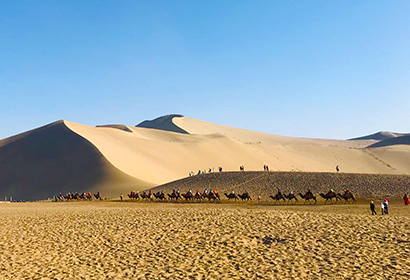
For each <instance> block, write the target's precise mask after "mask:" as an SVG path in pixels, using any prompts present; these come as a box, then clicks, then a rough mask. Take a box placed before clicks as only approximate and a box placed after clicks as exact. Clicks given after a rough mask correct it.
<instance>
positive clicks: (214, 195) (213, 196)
mask: <svg viewBox="0 0 410 280" xmlns="http://www.w3.org/2000/svg"><path fill="white" fill-rule="evenodd" d="M202 197H203V198H208V200H209V201H211V200H212V201H214V202H215V201H218V200H221V198H220V197H219V194H218V193H215V192H212V193H211V192H209V193H208V194H205V193H203V194H202Z"/></svg>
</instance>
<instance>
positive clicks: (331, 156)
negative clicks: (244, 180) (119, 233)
mask: <svg viewBox="0 0 410 280" xmlns="http://www.w3.org/2000/svg"><path fill="white" fill-rule="evenodd" d="M392 139H400V137H395V138H390V140H392ZM403 139H404V138H403ZM388 140H389V139H388ZM385 141H387V140H385ZM392 141H393V140H392ZM394 141H398V140H394ZM394 141H393V142H394ZM382 142H383V141H382ZM382 142H380V140H376V139H364V140H326V139H307V138H294V137H286V136H279V135H272V134H267V133H260V132H255V131H250V130H245V129H239V128H233V127H227V126H222V125H217V124H213V123H210V122H206V121H201V120H196V119H191V118H187V117H184V116H182V115H167V116H164V117H160V118H157V119H155V120H153V121H146V122H143V123H141V124H139V125H138V126H137V127H134V126H126V125H122V124H116V125H103V126H99V127H91V126H86V125H82V124H78V123H73V122H69V121H58V122H55V123H52V124H49V125H46V126H44V127H41V128H38V129H34V130H31V131H28V132H25V133H22V134H19V135H16V136H13V137H10V138H7V139H3V140H1V141H0V172H1V174H0V187H1V188H0V198H2V197H4V196H8V197H10V196H13V198H15V199H24V200H34V199H43V198H47V197H50V196H53V195H57V194H59V193H60V192H61V193H66V192H74V191H79V192H80V191H81V192H82V191H86V192H88V191H92V192H95V191H100V192H101V193H102V194H103V195H104V196H107V197H118V196H119V195H120V194H121V193H123V194H125V193H128V192H129V191H131V190H144V189H148V188H152V187H154V186H158V185H161V184H164V183H167V182H171V181H173V180H177V179H180V178H184V177H186V176H187V175H188V173H189V172H191V171H192V172H194V173H197V172H198V170H208V169H209V168H211V170H212V169H215V170H216V169H217V168H218V167H219V166H221V167H223V170H224V171H237V170H239V166H240V165H244V166H245V170H246V171H261V170H263V165H268V166H269V168H270V170H272V171H303V172H335V167H336V165H339V167H340V170H341V172H344V173H367V174H407V175H409V174H410V161H409V160H408V159H409V157H410V145H403V144H405V143H407V142H403V143H401V144H398V143H396V142H394V143H389V142H385V143H384V144H383V145H382V146H381V147H375V146H374V145H376V144H378V143H380V144H382ZM366 147H371V148H366Z"/></svg>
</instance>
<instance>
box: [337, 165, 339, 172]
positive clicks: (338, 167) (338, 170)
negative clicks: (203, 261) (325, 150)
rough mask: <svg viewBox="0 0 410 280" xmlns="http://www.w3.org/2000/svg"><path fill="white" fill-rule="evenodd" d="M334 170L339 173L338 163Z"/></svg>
mask: <svg viewBox="0 0 410 280" xmlns="http://www.w3.org/2000/svg"><path fill="white" fill-rule="evenodd" d="M336 172H338V173H339V165H336Z"/></svg>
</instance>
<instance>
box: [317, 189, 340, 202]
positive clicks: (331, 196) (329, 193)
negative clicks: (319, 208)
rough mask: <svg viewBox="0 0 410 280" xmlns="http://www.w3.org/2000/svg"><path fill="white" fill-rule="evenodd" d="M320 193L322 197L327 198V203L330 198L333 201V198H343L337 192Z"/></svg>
mask: <svg viewBox="0 0 410 280" xmlns="http://www.w3.org/2000/svg"><path fill="white" fill-rule="evenodd" d="M319 195H320V196H321V197H323V198H324V199H326V200H325V203H326V202H328V201H329V200H330V201H331V202H333V198H335V199H336V202H337V201H338V200H340V199H341V198H340V197H339V196H338V195H337V194H336V193H334V192H328V193H327V194H323V193H320V194H319Z"/></svg>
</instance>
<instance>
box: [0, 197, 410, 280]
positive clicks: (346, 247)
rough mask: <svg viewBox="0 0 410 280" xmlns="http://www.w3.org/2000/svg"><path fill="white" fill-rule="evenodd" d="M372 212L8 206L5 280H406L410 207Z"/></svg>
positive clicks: (3, 232)
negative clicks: (372, 214) (376, 213)
mask: <svg viewBox="0 0 410 280" xmlns="http://www.w3.org/2000/svg"><path fill="white" fill-rule="evenodd" d="M377 206H378V205H377ZM368 208H369V207H368V205H367V204H357V205H312V206H310V205H307V206H303V205H296V206H273V205H245V204H220V205H216V204H183V203H131V202H122V203H121V202H79V203H76V202H71V203H46V202H44V203H22V204H4V203H3V204H0V224H1V227H0V252H1V254H0V279H410V208H409V207H405V206H402V204H401V203H399V202H397V203H396V204H392V205H391V206H390V214H389V215H388V216H381V215H377V216H371V215H370V210H369V209H368Z"/></svg>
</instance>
